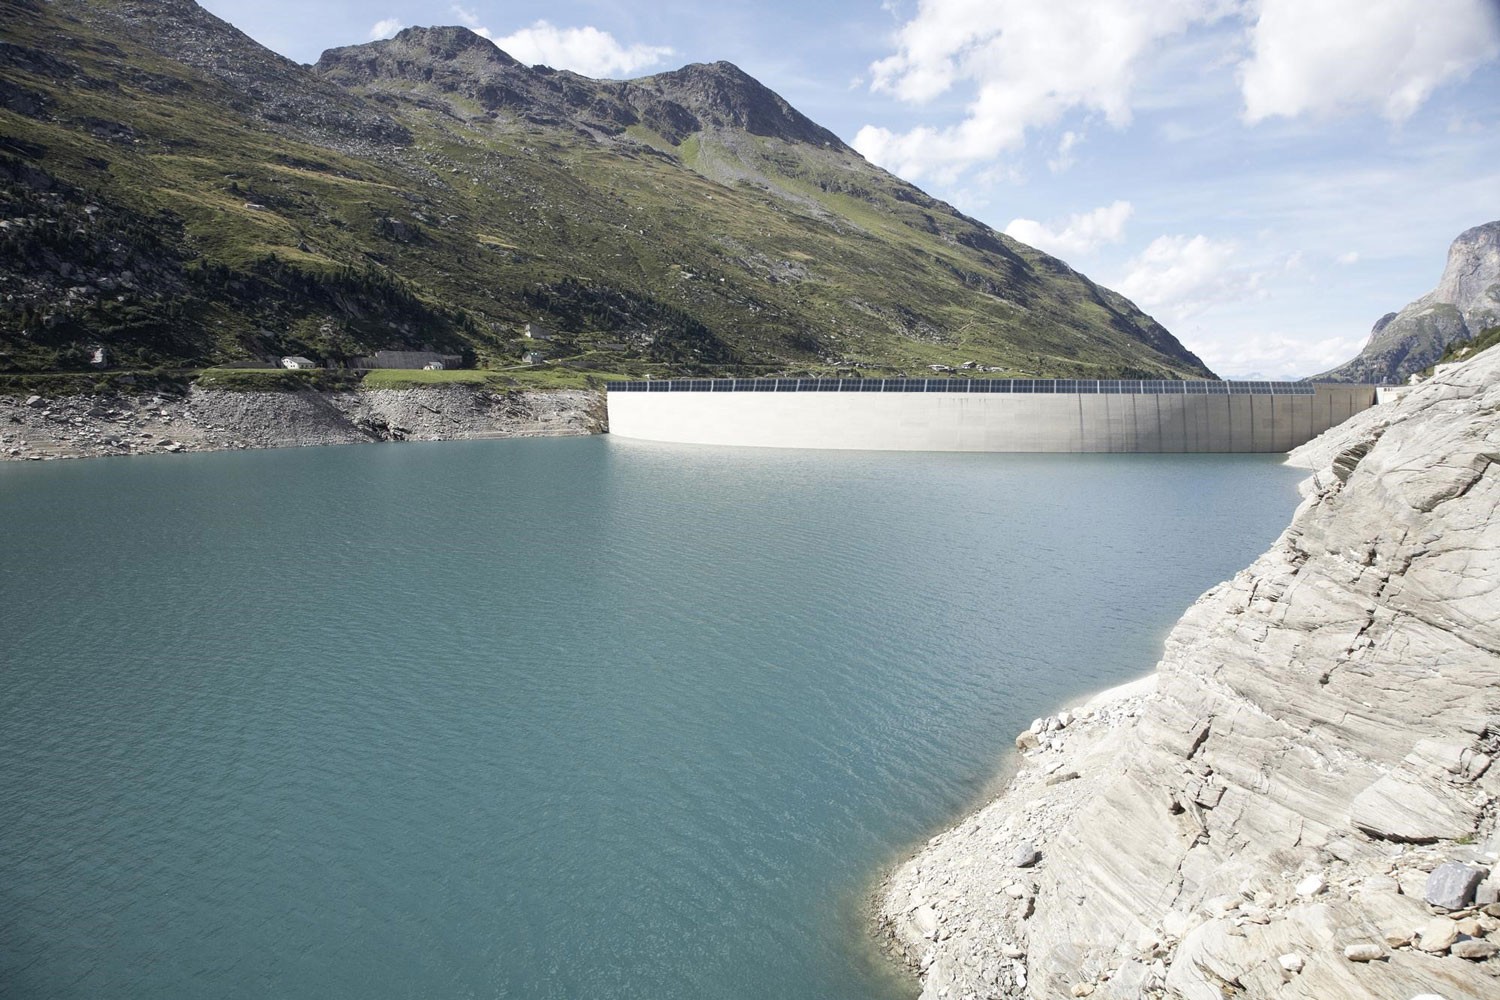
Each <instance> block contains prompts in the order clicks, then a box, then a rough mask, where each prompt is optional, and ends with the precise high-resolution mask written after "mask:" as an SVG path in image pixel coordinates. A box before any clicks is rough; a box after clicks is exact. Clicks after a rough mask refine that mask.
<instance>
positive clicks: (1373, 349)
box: [1313, 222, 1500, 382]
mask: <svg viewBox="0 0 1500 1000" xmlns="http://www.w3.org/2000/svg"><path fill="white" fill-rule="evenodd" d="M1495 326H1500V222H1487V223H1485V224H1484V225H1482V226H1475V227H1474V228H1473V229H1468V230H1465V231H1464V232H1463V233H1460V234H1459V237H1458V239H1456V240H1454V241H1453V245H1452V246H1451V247H1450V248H1449V249H1448V264H1447V266H1446V267H1444V268H1443V276H1442V278H1441V279H1440V280H1439V281H1438V285H1437V287H1436V288H1434V289H1433V290H1432V291H1430V292H1428V293H1427V294H1426V295H1424V296H1422V297H1421V298H1420V299H1417V301H1415V302H1413V303H1411V304H1410V305H1408V306H1407V307H1406V308H1405V309H1402V310H1401V311H1400V312H1398V313H1387V314H1386V315H1385V316H1382V317H1381V318H1380V321H1379V322H1378V323H1376V324H1375V329H1374V330H1372V331H1371V332H1370V340H1369V342H1368V343H1366V344H1365V347H1364V350H1362V351H1360V353H1359V357H1357V358H1355V359H1354V360H1352V361H1348V362H1346V363H1344V364H1342V365H1340V366H1339V367H1337V368H1335V369H1333V370H1332V371H1327V372H1324V373H1323V374H1321V375H1314V376H1313V379H1314V380H1315V381H1331V382H1404V381H1406V378H1407V376H1408V375H1413V374H1415V373H1417V372H1420V371H1423V370H1425V369H1426V368H1428V367H1430V366H1431V365H1432V364H1433V363H1434V362H1436V361H1438V360H1439V359H1440V358H1442V356H1443V350H1444V349H1445V348H1447V347H1448V346H1449V345H1450V344H1455V343H1459V342H1462V341H1465V340H1472V339H1473V338H1475V337H1477V336H1478V335H1479V334H1481V333H1483V332H1485V331H1486V330H1489V329H1490V328H1492V327H1495Z"/></svg>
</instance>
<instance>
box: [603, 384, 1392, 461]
mask: <svg viewBox="0 0 1500 1000" xmlns="http://www.w3.org/2000/svg"><path fill="white" fill-rule="evenodd" d="M607 389H608V404H609V431H610V433H611V434H616V435H618V436H620V437H629V438H640V439H643V440H648V441H674V442H679V443H684V444H719V445H751V446H759V447H767V448H850V449H861V450H879V451H1016V452H1282V451H1288V450H1290V449H1292V448H1295V447H1296V446H1297V445H1299V444H1302V443H1304V442H1306V441H1309V440H1311V439H1312V438H1314V437H1316V436H1317V435H1319V434H1321V433H1322V432H1323V431H1325V430H1327V429H1328V428H1330V427H1333V426H1334V425H1336V424H1339V423H1342V422H1343V421H1345V420H1347V419H1349V418H1350V417H1351V416H1353V415H1354V414H1356V413H1358V412H1360V411H1361V410H1364V409H1366V408H1368V407H1370V406H1372V405H1374V403H1375V389H1374V387H1373V386H1368V385H1347V384H1332V383H1320V384H1311V383H1306V382H1209V381H1202V382H1194V381H1132V380H1121V381H1100V380H1094V379H1055V380H1054V379H671V380H660V381H647V382H612V383H609V385H608V386H607Z"/></svg>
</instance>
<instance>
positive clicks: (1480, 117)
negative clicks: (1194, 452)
mask: <svg viewBox="0 0 1500 1000" xmlns="http://www.w3.org/2000/svg"><path fill="white" fill-rule="evenodd" d="M204 6H206V7H207V8H208V9H209V10H211V11H213V12H214V13H215V14H218V15H219V16H220V17H223V18H225V19H226V20H228V21H230V22H231V23H233V24H235V25H236V26H237V27H239V28H240V29H242V30H243V31H245V32H246V33H247V34H249V35H251V36H252V37H254V38H255V39H257V40H258V41H260V42H262V43H263V44H265V45H267V46H269V47H270V48H272V49H275V50H276V51H278V52H281V53H283V54H284V55H287V56H289V57H291V58H292V59H295V60H297V61H299V62H312V61H315V60H316V59H317V57H318V55H319V53H321V52H322V51H323V50H324V49H325V48H330V47H333V46H337V45H348V44H353V43H356V42H363V41H368V40H370V39H371V38H373V37H381V36H383V35H388V34H390V33H393V32H394V31H395V30H397V29H398V28H399V27H401V26H405V25H413V24H424V25H426V24H467V25H468V26H470V27H472V28H474V29H475V30H477V31H480V32H481V33H482V34H486V35H488V36H489V37H491V38H493V39H494V40H495V41H496V42H497V44H499V45H500V46H501V47H502V48H504V49H506V51H508V52H510V53H511V55H513V56H515V57H517V58H518V59H521V60H522V61H523V62H527V63H535V62H544V63H547V64H548V65H551V66H554V67H557V68H565V69H573V70H575V71H577V72H581V73H585V74H587V75H590V76H604V77H610V78H628V77H632V76H641V75H645V74H648V73H652V72H659V71H661V70H666V69H675V68H677V67H678V66H681V65H684V64H686V63H690V62H712V61H715V60H719V59H727V60H729V61H731V62H734V63H737V64H738V65H739V66H741V67H742V68H743V69H745V70H746V71H747V72H749V73H750V74H751V75H753V76H755V77H757V78H758V79H759V80H761V81H762V82H763V83H765V84H766V85H767V86H769V87H771V88H772V89H773V90H776V91H777V92H778V93H780V94H782V96H784V97H786V98H787V99H788V100H789V101H791V102H792V104H794V105H795V106H797V107H798V108H799V109H800V110H802V111H803V112H805V113H806V114H807V115H809V116H810V117H811V118H813V119H814V120H816V121H817V122H819V123H820V124H822V125H825V126H827V127H828V128H830V129H832V130H833V131H834V132H836V133H838V134H839V135H840V136H841V137H843V138H844V140H845V141H847V142H849V143H850V144H851V145H853V146H854V147H855V148H856V149H858V150H859V151H860V152H861V153H863V154H864V155H865V156H866V157H868V158H869V159H871V160H873V161H875V162H877V163H879V164H880V165H881V166H884V167H886V168H887V169H889V170H892V171H893V172H895V173H898V174H900V175H901V176H903V177H905V178H907V179H908V180H911V181H913V182H915V183H917V184H919V185H920V186H922V187H923V188H924V189H926V190H927V191H929V192H931V193H932V194H934V195H936V196H938V197H940V198H943V199H945V200H946V201H949V202H951V203H952V204H954V205H955V206H957V207H958V208H959V209H960V210H962V211H964V212H966V213H968V214H970V215H973V216H975V217H977V218H979V219H981V220H983V221H984V222H986V223H988V224H989V225H991V226H993V227H995V228H996V229H1001V230H1005V231H1007V232H1009V233H1010V234H1011V235H1013V236H1016V237H1017V238H1019V239H1022V240H1024V241H1026V242H1028V243H1032V244H1033V245H1036V246H1039V247H1041V248H1043V249H1045V250H1047V251H1049V252H1051V253H1054V254H1056V255H1057V256H1059V257H1062V258H1063V259H1064V260H1066V261H1068V262H1069V263H1070V264H1072V265H1073V266H1074V267H1076V268H1077V269H1078V270H1080V271H1082V272H1083V273H1085V274H1087V275H1089V276H1090V277H1091V278H1093V279H1095V280H1096V281H1099V282H1101V283H1103V284H1106V285H1109V286H1110V287H1112V288H1116V289H1118V290H1119V291H1121V292H1123V293H1125V294H1126V295H1128V296H1130V297H1131V298H1132V299H1134V300H1135V301H1136V302H1137V303H1138V304H1139V305H1140V306H1141V307H1142V308H1144V309H1145V310H1146V311H1147V312H1150V313H1151V314H1152V315H1154V316H1155V317H1156V318H1157V319H1159V320H1161V321H1162V322H1163V323H1164V324H1165V325H1166V326H1167V327H1168V329H1170V330H1172V332H1173V333H1175V334H1176V335H1177V336H1178V338H1179V339H1181V340H1182V341H1183V342H1184V343H1185V344H1186V345H1187V346H1188V347H1189V348H1191V349H1192V350H1194V351H1197V352H1198V353H1199V354H1200V355H1201V356H1202V357H1203V359H1204V360H1205V361H1206V362H1207V363H1208V365H1209V367H1211V368H1213V369H1214V370H1215V371H1217V372H1219V373H1220V374H1221V375H1226V376H1236V375H1239V376H1244V375H1249V374H1252V373H1255V374H1261V375H1264V376H1267V377H1279V376H1303V375H1309V374H1312V373H1314V372H1317V371H1320V370H1322V369H1324V368H1327V367H1331V366H1332V365H1333V364H1336V363H1338V362H1341V361H1344V360H1347V359H1348V358H1350V357H1352V356H1353V355H1354V354H1355V353H1356V352H1357V351H1358V350H1359V348H1360V346H1361V345H1362V344H1363V342H1364V340H1365V338H1366V337H1367V336H1368V334H1369V330H1370V327H1371V325H1373V323H1374V322H1375V321H1376V320H1377V319H1378V318H1379V317H1380V316H1381V315H1382V314H1384V313H1386V312H1389V311H1392V310H1396V309H1399V308H1401V307H1402V306H1404V305H1405V304H1406V303H1407V302H1409V301H1411V300H1412V299H1414V298H1416V297H1417V296H1419V295H1421V294H1423V293H1425V292H1427V291H1429V290H1430V289H1431V288H1432V287H1433V285H1435V284H1436V283H1437V279H1438V275H1439V274H1440V272H1441V270H1442V266H1443V261H1444V256H1445V254H1446V252H1447V249H1448V245H1449V243H1450V242H1452V240H1453V238H1454V237H1455V236H1457V235H1458V234H1459V233H1460V232H1461V231H1463V230H1464V229H1467V228H1469V227H1470V226H1475V225H1478V224H1480V223H1482V222H1488V221H1492V220H1495V219H1500V0H884V2H882V0H827V2H820V3H808V2H790V0H757V2H742V0H719V2H717V3H714V4H704V3H688V2H681V0H657V2H653V3H628V2H614V0H551V2H547V3H537V2H531V0H515V2H505V3H501V2H488V0H470V2H466V3H462V4H455V3H452V2H445V0H297V2H291V0H207V2H206V3H204Z"/></svg>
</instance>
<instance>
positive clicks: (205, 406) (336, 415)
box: [0, 385, 605, 460]
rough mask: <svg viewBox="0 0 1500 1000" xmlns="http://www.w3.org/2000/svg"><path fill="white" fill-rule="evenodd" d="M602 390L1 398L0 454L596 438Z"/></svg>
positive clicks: (7, 456)
mask: <svg viewBox="0 0 1500 1000" xmlns="http://www.w3.org/2000/svg"><path fill="white" fill-rule="evenodd" d="M604 424H605V415H604V398H603V393H599V392H594V391H591V390H586V389H559V390H550V391H520V390H516V391H510V392H494V391H491V390H488V389H481V388H474V387H469V386H462V385H455V386H443V387H438V388H420V389H360V390H356V391H347V392H318V391H305V392H245V391H233V390H213V389H201V388H197V387H194V388H191V389H188V390H186V391H185V392H177V393H173V392H145V393H140V394H129V393H116V392H111V393H93V394H86V395H71V396H51V397H42V396H0V458H3V459H10V460H26V459H31V460H46V459H59V458H91V457H98V456H103V455H141V454H159V453H173V452H189V451H226V450H231V449H241V448H285V447H297V446H304V445H323V444H356V443H361V442H371V441H404V440H409V441H448V440H464V439H472V438H497V437H557V436H567V435H582V434H597V433H600V432H601V431H603V429H604Z"/></svg>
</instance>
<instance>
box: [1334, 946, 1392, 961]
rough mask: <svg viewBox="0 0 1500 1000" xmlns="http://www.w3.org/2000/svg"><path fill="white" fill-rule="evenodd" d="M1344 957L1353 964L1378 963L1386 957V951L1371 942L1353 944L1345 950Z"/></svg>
mask: <svg viewBox="0 0 1500 1000" xmlns="http://www.w3.org/2000/svg"><path fill="white" fill-rule="evenodd" d="M1344 957H1345V958H1347V959H1348V960H1349V961H1351V962H1378V961H1379V960H1380V959H1382V958H1384V957H1385V949H1384V948H1382V947H1380V945H1378V944H1372V943H1369V942H1364V943H1361V944H1351V945H1348V946H1346V947H1345V948H1344Z"/></svg>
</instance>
